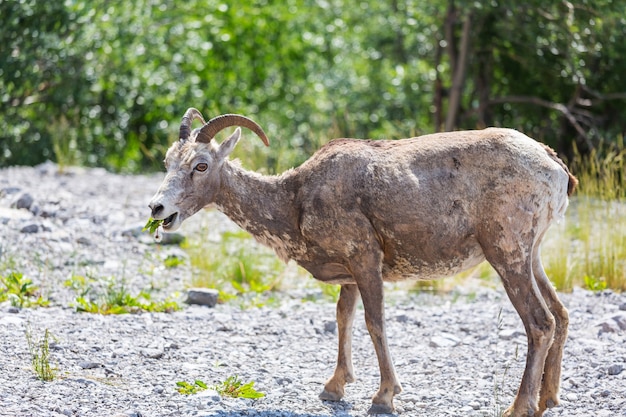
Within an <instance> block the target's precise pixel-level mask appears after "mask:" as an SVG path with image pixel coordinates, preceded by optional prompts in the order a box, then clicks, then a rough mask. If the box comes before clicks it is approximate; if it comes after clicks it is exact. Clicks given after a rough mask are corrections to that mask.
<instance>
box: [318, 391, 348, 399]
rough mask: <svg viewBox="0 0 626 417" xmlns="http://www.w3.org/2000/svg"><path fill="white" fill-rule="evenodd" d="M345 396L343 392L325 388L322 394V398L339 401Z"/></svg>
mask: <svg viewBox="0 0 626 417" xmlns="http://www.w3.org/2000/svg"><path fill="white" fill-rule="evenodd" d="M342 398H343V393H342V392H332V391H328V390H326V389H324V391H322V393H321V394H320V400H323V401H339V400H341V399H342Z"/></svg>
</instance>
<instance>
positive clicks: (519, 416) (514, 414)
mask: <svg viewBox="0 0 626 417" xmlns="http://www.w3.org/2000/svg"><path fill="white" fill-rule="evenodd" d="M542 415H543V411H537V412H535V411H533V410H528V411H517V410H515V409H514V408H513V406H510V407H509V408H507V409H506V410H505V411H504V413H502V417H540V416H542Z"/></svg>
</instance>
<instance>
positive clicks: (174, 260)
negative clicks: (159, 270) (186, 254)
mask: <svg viewBox="0 0 626 417" xmlns="http://www.w3.org/2000/svg"><path fill="white" fill-rule="evenodd" d="M163 263H164V264H165V267H166V268H176V267H177V266H180V265H182V264H184V263H185V260H184V259H183V258H181V257H180V256H177V255H167V257H166V258H165V260H164V261H163Z"/></svg>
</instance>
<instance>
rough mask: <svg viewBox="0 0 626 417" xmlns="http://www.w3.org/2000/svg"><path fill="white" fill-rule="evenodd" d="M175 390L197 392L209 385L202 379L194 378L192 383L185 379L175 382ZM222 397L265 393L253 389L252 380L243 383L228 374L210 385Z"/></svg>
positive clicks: (182, 392)
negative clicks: (223, 379) (224, 378)
mask: <svg viewBox="0 0 626 417" xmlns="http://www.w3.org/2000/svg"><path fill="white" fill-rule="evenodd" d="M176 386H177V388H176V391H178V392H179V393H181V394H184V395H191V394H197V393H198V392H200V391H204V390H206V389H208V388H209V386H208V385H207V384H206V383H204V382H203V381H201V380H199V379H196V380H195V381H194V382H193V384H190V383H189V382H186V381H179V382H177V383H176ZM211 388H212V389H214V390H215V391H216V392H217V393H218V394H219V395H221V396H222V397H232V398H261V397H265V394H264V393H262V392H259V391H257V390H255V389H254V381H250V382H248V383H247V384H244V383H243V382H242V381H241V380H240V379H239V377H238V376H237V375H234V376H229V377H228V378H226V380H225V381H224V382H221V383H219V384H217V385H213V386H211Z"/></svg>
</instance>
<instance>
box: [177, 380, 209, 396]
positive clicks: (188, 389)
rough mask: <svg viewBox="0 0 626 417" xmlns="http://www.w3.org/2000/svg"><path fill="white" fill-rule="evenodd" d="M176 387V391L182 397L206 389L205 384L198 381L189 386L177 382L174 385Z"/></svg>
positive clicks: (186, 383)
mask: <svg viewBox="0 0 626 417" xmlns="http://www.w3.org/2000/svg"><path fill="white" fill-rule="evenodd" d="M176 386H177V387H178V388H176V391H178V392H180V393H181V394H183V395H191V394H197V393H199V392H200V391H204V390H206V389H207V388H208V386H207V384H205V383H204V382H202V381H200V380H199V379H196V380H195V381H194V382H193V384H190V383H189V382H186V381H179V382H177V383H176Z"/></svg>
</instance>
